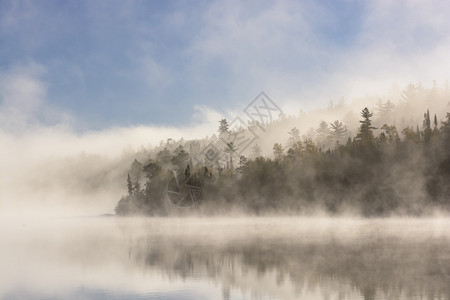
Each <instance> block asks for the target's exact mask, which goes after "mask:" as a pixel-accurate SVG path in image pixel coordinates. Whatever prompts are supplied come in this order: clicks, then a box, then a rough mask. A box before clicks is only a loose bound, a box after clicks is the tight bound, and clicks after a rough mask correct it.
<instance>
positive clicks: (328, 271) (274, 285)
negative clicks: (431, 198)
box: [0, 217, 450, 299]
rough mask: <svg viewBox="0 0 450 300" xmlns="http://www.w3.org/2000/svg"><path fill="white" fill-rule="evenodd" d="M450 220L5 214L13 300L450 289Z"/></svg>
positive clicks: (4, 284)
mask: <svg viewBox="0 0 450 300" xmlns="http://www.w3.org/2000/svg"><path fill="white" fill-rule="evenodd" d="M449 225H450V223H449V221H448V220H447V219H441V218H435V219H410V218H400V219H394V218H392V219H370V220H368V219H354V218H320V217H319V218H312V217H311V218H296V217H290V218H150V219H147V218H111V217H110V218H108V217H103V218H101V217H100V218H99V217H95V218H50V219H49V218H31V219H26V220H24V219H22V220H19V219H15V220H12V219H10V220H8V221H6V220H2V224H1V231H0V232H1V239H2V243H1V244H0V254H1V262H0V264H1V266H2V268H1V277H0V290H1V295H0V297H1V298H2V299H100V298H107V299H136V298H140V299H298V298H306V299H423V298H426V299H449V297H450V290H449V285H448V283H449V280H450V256H449V253H450V232H449V230H448V228H449Z"/></svg>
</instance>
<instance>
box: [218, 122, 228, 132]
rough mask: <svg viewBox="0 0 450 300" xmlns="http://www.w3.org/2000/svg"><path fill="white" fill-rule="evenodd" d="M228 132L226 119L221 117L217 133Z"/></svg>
mask: <svg viewBox="0 0 450 300" xmlns="http://www.w3.org/2000/svg"><path fill="white" fill-rule="evenodd" d="M226 133H229V124H228V121H227V119H222V120H220V121H219V135H220V136H221V135H224V134H226Z"/></svg>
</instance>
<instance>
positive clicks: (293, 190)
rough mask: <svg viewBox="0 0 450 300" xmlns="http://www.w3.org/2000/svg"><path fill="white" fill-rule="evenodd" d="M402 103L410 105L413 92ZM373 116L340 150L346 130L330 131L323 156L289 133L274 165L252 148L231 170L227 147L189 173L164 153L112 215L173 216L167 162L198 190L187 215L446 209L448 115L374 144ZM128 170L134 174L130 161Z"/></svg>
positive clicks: (449, 199)
mask: <svg viewBox="0 0 450 300" xmlns="http://www.w3.org/2000/svg"><path fill="white" fill-rule="evenodd" d="M406 96H407V97H413V96H414V93H413V90H411V91H408V92H407V93H405V97H406ZM372 115H373V114H372V113H371V112H370V111H369V110H368V109H367V108H365V109H364V110H363V111H362V112H361V117H362V120H361V121H360V127H359V131H358V133H357V136H356V137H355V138H354V139H353V140H352V139H351V138H350V137H349V138H348V140H347V142H346V143H345V144H341V143H340V142H339V141H342V140H344V141H345V139H346V138H347V137H346V134H347V133H346V129H345V127H344V126H343V124H342V123H341V122H339V121H335V122H333V123H331V124H330V126H331V129H330V136H331V137H332V138H333V140H335V141H337V142H338V143H336V145H335V147H333V148H332V149H327V150H324V149H323V148H322V147H319V146H318V145H317V144H315V143H314V142H313V141H312V140H311V139H301V138H300V135H299V131H298V129H296V128H292V129H291V130H290V131H289V141H288V149H287V150H286V151H285V150H284V149H283V147H282V145H281V143H276V144H275V145H274V146H273V159H272V158H268V157H263V156H261V148H260V147H259V146H258V145H256V144H255V145H254V146H253V148H252V149H250V151H251V152H252V158H251V159H247V158H246V157H245V156H243V155H241V156H240V157H239V162H238V166H237V168H234V166H233V156H234V155H235V153H236V152H237V150H238V149H237V147H236V146H235V145H234V144H233V143H228V144H227V145H226V147H225V148H224V149H223V152H224V154H225V156H226V159H225V160H224V161H222V162H218V163H216V164H214V165H202V164H200V163H199V164H197V165H195V166H193V165H192V162H191V161H192V160H191V159H190V156H189V153H188V152H186V151H185V150H184V148H183V147H182V146H178V147H177V148H176V149H175V151H173V152H172V153H170V152H169V151H168V150H167V149H166V148H165V149H164V150H162V151H160V152H159V153H157V155H156V160H150V161H149V162H147V163H146V164H145V165H144V166H143V167H142V168H141V169H142V172H143V174H144V175H145V180H146V182H145V186H144V188H143V189H142V190H141V189H140V187H139V181H133V180H134V179H133V177H132V176H131V178H130V176H128V178H127V187H128V196H126V197H122V199H121V200H120V201H119V203H118V205H117V208H116V212H117V214H121V215H126V214H145V215H166V214H169V213H173V212H174V211H177V210H176V209H175V210H174V209H172V208H173V207H172V208H171V206H170V205H171V204H170V201H168V200H167V196H166V195H167V185H168V181H169V179H170V177H171V176H173V175H172V172H171V171H168V170H169V168H168V167H167V164H168V162H170V169H173V170H176V171H177V172H178V176H179V177H178V178H179V179H180V180H188V181H189V183H190V184H195V185H196V186H201V188H202V198H201V201H200V202H199V204H198V205H197V206H195V207H194V208H192V209H191V210H190V211H192V212H198V213H207V214H220V213H227V212H230V211H236V210H237V211H240V212H245V213H252V214H267V213H274V212H276V213H288V214H294V213H310V212H313V211H316V210H321V211H327V212H328V213H331V214H339V213H343V212H346V211H347V210H351V211H352V212H353V213H360V214H362V215H364V216H386V215H390V214H413V215H418V214H423V213H426V212H427V211H426V209H432V208H439V209H442V208H444V209H447V210H448V209H450V114H447V119H446V120H445V121H444V122H442V123H441V126H440V127H439V128H438V123H437V118H436V117H435V118H434V127H435V129H434V130H432V129H431V120H430V117H429V116H430V113H429V111H427V112H426V113H425V115H424V123H423V125H424V126H423V129H422V131H420V130H419V128H418V127H417V128H416V129H413V128H404V129H403V130H402V135H401V136H400V135H399V133H398V131H397V128H396V127H395V126H391V125H388V124H384V125H383V126H381V128H380V131H378V132H377V136H375V134H374V130H375V129H376V128H375V127H373V126H372V120H371V118H372ZM222 121H223V120H222ZM325 125H327V124H325ZM325 125H323V124H322V127H323V129H324V130H325V128H326V127H327V126H328V125H327V126H325ZM324 132H325V131H324ZM280 142H282V141H280ZM174 147H175V146H174ZM133 164H134V168H136V167H137V166H139V164H138V163H137V162H136V161H135V162H133ZM141 166H142V165H141ZM227 166H228V167H227ZM132 183H134V186H132V188H130V185H131V184H132ZM131 190H132V191H131Z"/></svg>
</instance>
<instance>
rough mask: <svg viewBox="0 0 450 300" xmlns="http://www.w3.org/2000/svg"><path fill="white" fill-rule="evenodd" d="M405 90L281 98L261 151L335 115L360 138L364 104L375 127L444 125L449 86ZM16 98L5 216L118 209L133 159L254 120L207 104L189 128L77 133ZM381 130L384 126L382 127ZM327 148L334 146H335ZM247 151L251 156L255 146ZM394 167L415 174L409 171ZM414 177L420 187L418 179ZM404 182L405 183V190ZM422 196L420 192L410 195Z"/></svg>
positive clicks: (7, 130) (8, 133) (4, 158)
mask: <svg viewBox="0 0 450 300" xmlns="http://www.w3.org/2000/svg"><path fill="white" fill-rule="evenodd" d="M28 85H29V86H31V88H28V89H29V90H31V91H30V93H31V94H32V95H33V96H35V95H36V94H37V95H39V94H40V93H43V92H42V91H40V90H39V88H38V87H36V86H34V85H33V82H32V80H31V79H30V82H29V83H28ZM417 86H420V85H417ZM36 90H37V91H36ZM406 90H407V87H405V88H403V89H401V88H399V87H391V88H389V89H387V92H386V93H385V94H384V95H382V96H365V97H360V98H355V99H351V100H345V99H340V100H336V101H334V102H330V104H329V105H328V107H325V108H321V109H313V110H310V111H302V110H300V111H298V112H295V111H293V110H292V109H291V108H289V106H286V104H283V103H288V102H284V101H283V99H277V100H281V101H280V102H281V103H282V104H281V107H282V109H283V110H284V112H285V117H287V118H285V119H284V120H282V122H278V123H274V124H271V125H270V126H267V127H266V128H265V129H264V130H262V129H261V128H259V127H253V131H254V132H255V134H256V136H257V139H256V140H255V143H256V144H258V145H259V146H261V154H262V155H264V156H268V157H272V147H273V145H274V144H275V143H281V144H282V145H285V144H286V142H287V141H288V138H289V135H288V132H289V130H290V129H292V128H293V127H296V128H298V129H299V132H300V135H301V136H302V137H303V138H311V139H312V140H313V141H315V142H317V143H318V142H320V141H319V140H318V132H317V128H318V127H319V125H320V123H321V122H323V121H325V122H326V123H328V124H329V123H331V122H333V121H334V120H340V121H342V122H343V124H344V125H345V126H346V128H347V137H352V138H353V137H355V136H356V134H357V131H358V126H359V122H358V120H359V119H360V117H359V113H360V111H361V109H362V108H363V107H369V108H370V109H371V110H372V111H373V112H374V124H375V125H377V126H376V127H377V128H380V127H381V125H382V124H384V123H388V124H389V125H396V126H397V129H398V131H399V132H400V131H401V130H402V129H403V128H405V127H413V128H415V127H416V126H420V127H422V125H421V124H422V115H423V113H424V111H426V110H427V109H429V110H430V112H431V113H432V115H433V114H436V117H437V120H439V122H441V121H442V120H445V113H446V112H447V111H449V109H450V106H449V100H448V99H449V98H448V97H449V95H450V90H449V87H448V84H446V83H441V85H437V83H435V84H434V85H432V86H429V87H425V90H424V92H423V94H422V95H418V96H417V98H416V99H409V100H408V99H406V100H408V101H406V100H405V99H404V92H405V91H406ZM402 93H403V96H402ZM15 97H23V98H24V99H25V100H24V102H23V103H22V104H21V105H25V107H30V109H29V111H28V112H27V110H20V113H21V114H22V118H17V115H16V114H11V112H14V111H16V112H17V111H18V110H17V107H18V106H17V105H18V104H17V101H15V102H14V101H12V102H14V103H15V104H14V105H10V104H8V102H4V103H3V106H2V110H1V114H2V119H3V120H4V121H5V120H14V122H15V123H16V125H17V124H18V123H20V126H15V127H14V128H13V127H12V126H6V125H5V124H7V125H11V124H14V123H11V122H9V123H8V122H5V123H3V125H5V126H3V129H0V141H1V145H2V147H1V149H0V157H1V165H2V173H1V174H2V180H1V181H0V185H1V188H0V193H1V194H0V199H1V200H0V201H1V207H2V209H1V213H2V214H4V215H6V214H11V213H15V214H17V213H20V214H64V215H67V214H69V215H84V214H88V215H96V214H102V213H111V212H113V209H114V207H115V205H116V203H117V201H118V199H119V198H120V196H121V195H123V194H125V193H126V185H125V179H126V174H127V172H129V167H130V164H131V162H132V161H133V160H134V159H138V160H139V161H141V162H142V163H145V162H146V161H147V160H148V159H150V158H155V153H156V152H157V151H159V150H161V149H162V148H163V147H164V145H167V140H168V139H172V140H173V141H174V142H175V143H174V144H173V146H171V148H170V149H172V148H173V149H175V146H176V145H183V144H184V143H185V142H189V141H190V140H197V141H200V142H201V143H205V142H206V143H207V142H208V141H210V140H211V138H213V137H214V135H217V134H218V133H217V129H218V125H219V120H220V119H222V118H228V120H233V118H235V117H239V118H241V119H243V120H244V121H246V120H248V117H247V116H246V115H245V114H244V113H243V112H242V111H241V110H239V109H234V110H229V111H228V112H225V113H220V112H217V111H214V110H212V109H210V108H207V107H197V108H196V109H197V114H196V115H195V116H194V118H193V120H192V122H191V124H189V125H188V126H184V127H156V126H153V127H150V126H135V127H122V128H111V129H107V130H101V131H88V132H84V133H78V132H75V131H74V130H73V129H71V127H70V124H68V123H65V122H59V123H57V124H54V125H45V124H42V123H39V122H34V121H33V120H32V116H33V114H34V113H33V111H34V110H42V111H46V110H47V106H46V104H45V102H39V101H37V102H33V101H31V100H29V101H28V100H26V99H27V97H28V96H27V95H26V94H22V95H15ZM30 99H35V98H33V97H31V98H30ZM388 100H389V101H392V103H393V104H394V105H395V107H394V109H393V110H392V111H390V112H389V114H384V115H381V114H380V111H379V110H378V109H379V108H380V105H381V104H382V103H386V101H388ZM27 101H28V102H27ZM411 101H413V102H411ZM29 102H32V103H31V104H30V103H29ZM27 103H28V104H27ZM380 103H381V104H380ZM244 104H245V103H244ZM41 106H43V107H41ZM39 107H41V108H39ZM378 132H380V130H379V129H378V130H376V133H378ZM324 147H331V148H332V147H333V145H329V146H326V145H324ZM173 149H172V150H173ZM242 154H244V155H246V156H248V157H249V156H250V157H251V155H252V154H251V148H248V149H247V150H246V151H244V152H243V153H242ZM392 171H393V172H394V173H395V172H399V174H408V172H405V170H392ZM398 177H399V178H401V176H398ZM421 178H422V177H421V176H420V175H419V176H417V174H416V175H414V173H411V176H409V177H407V182H404V183H401V184H400V185H399V186H400V189H399V193H401V192H402V189H403V190H404V191H406V190H407V189H408V188H409V187H410V186H415V187H418V186H421V180H422V179H421ZM411 180H412V181H411ZM412 182H416V184H411V183H412ZM401 185H405V187H404V188H402V187H401ZM420 193H421V191H420V189H418V190H417V191H415V192H412V193H409V194H408V195H414V194H416V195H417V194H419V195H420Z"/></svg>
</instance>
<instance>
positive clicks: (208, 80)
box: [0, 0, 450, 132]
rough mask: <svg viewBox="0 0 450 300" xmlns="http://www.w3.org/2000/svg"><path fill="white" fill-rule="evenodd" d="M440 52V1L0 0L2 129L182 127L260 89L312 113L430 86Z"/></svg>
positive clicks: (445, 75)
mask: <svg viewBox="0 0 450 300" xmlns="http://www.w3.org/2000/svg"><path fill="white" fill-rule="evenodd" d="M449 53H450V2H448V1H445V0H442V1H425V0H417V1H414V0H411V1H402V0H392V1H383V0H380V1H351V0H348V1H337V0H329V1H328V0H325V1H315V0H310V1H309V0H306V1H228V0H227V1H111V0H108V1H100V0H95V1H78V0H77V1H20V0H13V1H3V0H0V118H1V119H2V120H0V126H1V127H2V128H3V129H5V130H17V128H27V126H30V125H36V124H38V125H42V126H50V125H61V124H62V125H63V126H67V127H69V128H71V129H73V130H75V131H76V132H86V131H90V130H106V129H108V128H113V127H115V128H116V127H127V126H137V125H152V126H155V125H156V126H174V127H180V126H183V124H186V123H189V124H191V125H192V124H193V123H194V124H195V122H200V121H199V120H197V119H196V118H197V117H198V116H197V115H198V108H199V107H200V108H201V110H203V111H204V110H205V109H211V110H213V111H219V112H221V111H226V110H228V109H236V110H239V109H241V108H244V107H245V106H246V105H247V104H248V103H249V102H250V101H252V100H253V98H254V97H255V96H256V95H257V94H258V93H259V92H260V91H265V92H267V93H268V94H269V95H270V96H271V97H272V99H274V100H276V102H277V103H279V105H280V106H282V107H294V108H295V109H298V108H303V109H310V108H313V107H318V106H324V105H326V104H327V103H328V101H329V100H330V99H334V100H337V99H338V98H340V97H341V96H343V97H346V98H349V97H353V96H358V95H364V94H366V93H369V94H374V93H377V92H382V91H381V89H387V88H388V87H389V85H390V84H391V83H397V84H399V85H400V86H403V85H405V84H406V83H408V82H419V81H421V82H422V83H423V84H424V85H431V82H432V80H438V82H441V83H442V82H444V81H445V80H446V79H449V78H450V76H449V72H450V54H449ZM383 91H384V90H383ZM196 116H197V117H196ZM1 127H0V128H1Z"/></svg>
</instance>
